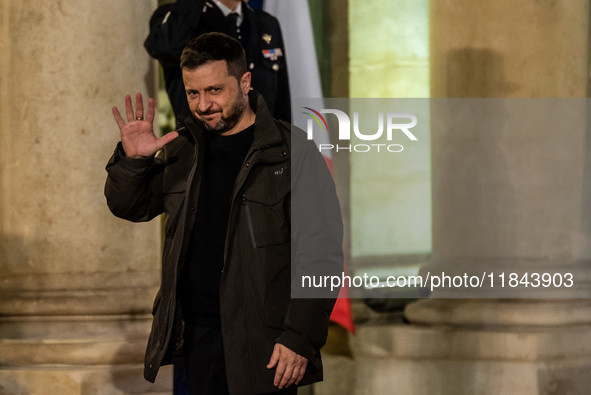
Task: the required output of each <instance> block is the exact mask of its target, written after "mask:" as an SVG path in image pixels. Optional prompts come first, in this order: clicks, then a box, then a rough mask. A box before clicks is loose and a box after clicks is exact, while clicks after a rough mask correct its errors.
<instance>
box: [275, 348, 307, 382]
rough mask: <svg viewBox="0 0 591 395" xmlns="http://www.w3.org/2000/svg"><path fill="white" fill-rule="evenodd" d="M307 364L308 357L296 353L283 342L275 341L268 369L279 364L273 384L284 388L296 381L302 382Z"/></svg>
mask: <svg viewBox="0 0 591 395" xmlns="http://www.w3.org/2000/svg"><path fill="white" fill-rule="evenodd" d="M307 364H308V359H307V358H304V357H302V356H301V355H299V354H296V353H295V352H293V351H291V350H290V349H289V348H287V347H285V346H284V345H282V344H279V343H275V347H274V348H273V354H272V355H271V359H270V360H269V364H268V365H267V369H273V368H274V367H275V366H277V370H276V371H275V379H274V380H273V384H274V385H275V386H277V387H279V389H283V388H287V387H289V386H290V385H292V384H294V383H295V384H296V385H298V384H299V383H300V381H301V380H302V378H303V377H304V373H305V372H306V365H307Z"/></svg>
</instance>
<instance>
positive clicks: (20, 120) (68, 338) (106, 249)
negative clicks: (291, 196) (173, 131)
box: [0, 0, 172, 395]
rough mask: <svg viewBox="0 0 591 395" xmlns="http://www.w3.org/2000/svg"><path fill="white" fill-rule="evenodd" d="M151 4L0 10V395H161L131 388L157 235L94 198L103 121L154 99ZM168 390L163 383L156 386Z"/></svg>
mask: <svg viewBox="0 0 591 395" xmlns="http://www.w3.org/2000/svg"><path fill="white" fill-rule="evenodd" d="M155 7H156V1H155V0H151V1H133V2H130V1H116V0H108V1H106V2H105V1H101V2H79V1H74V0H63V1H39V0H32V1H25V2H23V1H18V0H5V1H2V2H1V4H0V32H1V33H0V76H1V77H0V147H1V149H0V393H7V394H8V393H10V394H17V393H18V394H21V393H22V394H25V393H26V394H42V393H43V394H46V393H55V394H66V395H69V394H126V393H167V392H170V388H171V386H172V384H171V380H170V376H171V375H170V372H168V371H167V370H165V371H164V372H163V373H162V374H161V377H160V379H159V381H158V384H156V385H149V384H148V383H145V382H144V381H143V378H142V366H143V353H144V350H145V345H146V339H147V334H148V332H149V326H150V321H151V314H150V313H151V303H152V300H153V297H154V295H155V292H156V290H157V287H158V284H159V271H160V269H159V267H160V264H159V260H160V254H161V237H160V221H159V220H155V221H152V222H151V223H148V224H131V223H127V222H126V221H123V220H121V219H117V218H115V217H114V216H113V215H112V214H111V213H110V212H109V210H108V209H107V206H106V203H105V199H104V196H103V185H104V180H105V177H106V172H105V170H104V167H105V164H106V162H107V160H108V158H109V156H110V155H111V153H112V151H113V149H114V147H115V144H116V143H117V141H118V140H119V131H118V129H117V126H116V124H115V122H114V121H113V119H112V115H111V107H112V106H113V105H117V106H119V107H120V108H121V107H122V105H123V99H124V95H125V94H127V93H131V94H134V93H135V92H142V93H144V95H145V96H147V95H150V96H152V97H154V96H155V94H156V89H157V80H156V70H157V69H156V64H155V63H154V62H153V61H151V60H150V58H149V57H148V55H147V54H146V52H145V50H144V48H143V45H142V44H143V40H144V39H145V37H146V35H147V33H148V21H149V18H150V15H151V13H152V11H153V10H154V8H155ZM167 376H168V377H167Z"/></svg>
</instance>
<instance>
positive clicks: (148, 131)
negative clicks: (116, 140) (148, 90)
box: [113, 93, 179, 159]
mask: <svg viewBox="0 0 591 395" xmlns="http://www.w3.org/2000/svg"><path fill="white" fill-rule="evenodd" d="M125 115H126V118H127V123H126V122H125V121H124V120H123V117H121V114H120V113H119V110H118V109H117V107H113V116H114V117H115V122H117V126H119V131H120V133H121V144H122V145H123V150H124V151H125V155H127V156H128V157H129V158H133V159H140V158H149V157H151V156H154V154H156V152H158V150H160V149H162V147H164V146H165V145H166V144H168V143H169V142H171V141H172V140H174V139H175V138H177V137H178V135H179V134H178V133H177V132H170V133H167V134H166V135H164V136H162V137H160V138H158V137H156V135H155V134H154V127H153V123H154V99H152V98H149V99H148V112H147V113H146V119H145V120H144V103H143V99H142V94H141V93H138V94H136V96H135V114H134V111H133V105H132V103H131V96H129V95H127V96H125Z"/></svg>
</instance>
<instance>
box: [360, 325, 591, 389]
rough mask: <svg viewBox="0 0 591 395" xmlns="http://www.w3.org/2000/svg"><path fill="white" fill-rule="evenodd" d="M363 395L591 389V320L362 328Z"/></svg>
mask: <svg viewBox="0 0 591 395" xmlns="http://www.w3.org/2000/svg"><path fill="white" fill-rule="evenodd" d="M353 345H354V355H355V356H356V359H357V364H356V365H357V372H356V377H357V378H356V389H355V392H354V393H355V394H356V395H365V394H367V395H369V394H382V393H388V394H425V395H427V394H429V395H433V394H450V395H451V394H453V395H457V394H484V395H487V394H491V395H492V394H495V395H496V394H520V395H534V394H536V395H537V394H542V393H544V394H545V393H560V394H588V393H591V382H590V381H589V377H590V376H591V326H589V325H578V326H572V327H570V326H565V327H558V326H557V327H544V328H540V327H535V328H531V327H524V326H521V327H520V326H516V327H493V326H487V327H453V326H446V325H439V326H437V325H436V326H418V325H388V326H373V327H370V326H368V327H362V328H359V330H358V334H357V336H356V339H355V341H354V343H353Z"/></svg>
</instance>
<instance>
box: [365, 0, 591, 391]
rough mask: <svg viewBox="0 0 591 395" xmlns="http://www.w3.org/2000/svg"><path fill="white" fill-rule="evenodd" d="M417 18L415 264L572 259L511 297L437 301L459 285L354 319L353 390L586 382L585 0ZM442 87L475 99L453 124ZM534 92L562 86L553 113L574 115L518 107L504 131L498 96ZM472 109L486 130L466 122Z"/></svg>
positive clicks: (473, 4) (585, 385) (499, 268)
mask: <svg viewBox="0 0 591 395" xmlns="http://www.w3.org/2000/svg"><path fill="white" fill-rule="evenodd" d="M430 30H431V32H430V43H431V53H430V62H431V87H432V97H434V98H436V99H435V100H433V101H432V169H433V173H432V188H433V189H432V194H433V252H432V262H431V265H430V266H429V267H427V268H425V269H426V270H425V272H426V271H430V272H431V273H434V272H436V271H438V270H439V271H440V272H441V271H446V272H448V274H451V273H453V272H454V271H455V273H454V274H461V273H462V272H465V271H468V270H469V271H471V272H473V273H476V272H479V273H481V274H482V273H484V272H487V273H491V270H496V271H495V272H494V273H495V276H496V275H498V274H500V273H501V272H505V273H507V274H508V273H510V272H516V273H520V274H523V273H525V272H529V273H532V272H548V273H566V272H572V273H574V281H575V283H576V285H577V287H575V288H572V289H564V288H563V289H562V290H561V291H563V292H561V293H560V295H558V294H555V293H554V294H549V295H548V298H545V297H544V298H539V297H538V296H540V295H539V294H537V293H531V292H529V293H528V292H524V293H522V294H519V295H517V296H516V297H514V298H509V299H507V298H504V297H506V296H507V294H506V293H502V294H498V296H499V298H494V296H495V294H494V293H489V294H488V298H471V299H468V298H456V299H451V298H450V297H453V296H454V295H460V296H465V295H462V294H457V293H455V292H453V290H450V292H448V293H447V295H441V294H440V295H439V296H446V297H447V298H442V299H425V300H421V301H418V302H415V303H412V304H410V305H408V306H407V308H406V310H405V316H406V318H407V319H408V320H409V321H410V325H405V326H389V327H367V328H363V329H360V331H359V332H360V333H359V337H358V341H357V343H356V353H357V355H359V358H360V363H359V364H358V366H360V371H359V372H358V375H357V377H358V378H362V379H361V380H358V381H357V382H358V385H357V388H356V393H359V394H376V393H400V394H406V393H412V394H454V395H455V394H526V395H530V394H532V395H533V394H587V393H591V382H590V381H589V376H590V375H591V303H590V300H589V299H588V298H589V290H588V289H589V288H591V287H589V286H588V285H589V278H591V276H590V274H591V270H590V265H589V263H590V262H591V249H590V246H591V226H590V222H589V220H590V219H591V215H590V212H589V208H588V207H589V203H588V202H589V201H590V198H591V196H590V194H589V186H590V184H591V180H590V179H589V158H591V150H590V146H589V132H588V129H589V127H588V126H587V123H588V121H587V117H588V114H587V112H588V111H589V103H588V102H587V101H586V100H585V99H584V98H586V97H587V96H588V85H589V46H590V43H589V2H588V1H587V0H573V1H538V0H524V1H519V2H515V1H511V0H501V1H488V0H436V1H431V3H430ZM445 98H486V100H489V101H488V102H486V103H484V102H480V104H479V105H477V106H476V107H475V109H477V110H478V109H480V110H482V109H483V108H485V109H487V110H486V111H484V113H482V114H479V113H478V112H473V113H472V114H471V115H470V116H467V117H466V119H472V122H473V124H472V125H470V126H471V127H466V126H465V125H457V124H455V125H456V126H454V124H450V123H451V122H453V121H457V120H459V119H461V114H458V113H457V112H455V113H454V114H453V116H451V117H448V118H445V117H443V118H441V117H437V116H438V115H441V112H438V111H443V110H445V106H449V103H450V102H447V103H446V102H445ZM491 98H500V99H498V100H499V101H495V100H497V99H491ZM528 98H531V99H528ZM539 98H549V99H554V98H561V99H557V100H555V101H554V102H553V103H554V104H555V105H556V107H558V108H559V109H558V110H557V111H558V113H560V114H570V115H572V118H571V119H570V120H568V121H566V123H564V124H561V123H560V122H559V120H557V119H555V118H553V117H552V112H551V111H550V112H546V113H545V114H542V113H540V114H538V115H540V119H542V120H543V122H542V123H541V124H540V125H536V122H540V120H539V119H534V118H530V119H529V120H530V122H529V123H527V122H526V123H524V124H523V125H522V126H523V127H522V128H516V127H515V125H516V124H515V123H512V122H513V121H514V120H515V119H516V117H517V116H518V115H519V114H516V113H515V111H513V110H511V111H509V110H507V109H508V108H509V107H505V108H504V109H503V106H512V105H516V103H518V102H517V101H518V100H525V101H522V102H520V103H521V104H519V105H523V106H524V107H528V106H534V107H535V104H536V103H540V108H541V109H542V111H545V110H544V106H547V105H548V102H542V101H540V102H535V100H541V99H539ZM577 98H579V99H578V100H577ZM503 99H505V100H503ZM462 100H465V99H462ZM511 100H517V101H514V102H512V101H511ZM527 100H530V101H529V102H528V101H527ZM464 103H470V102H468V101H466V102H464ZM483 103H484V104H483ZM544 103H545V104H544ZM551 103H552V102H551ZM452 107H453V106H452ZM550 107H551V105H550ZM550 107H548V108H550ZM448 108H449V107H448ZM523 115H524V117H527V116H529V115H531V114H523ZM478 116H482V117H484V118H486V117H488V118H489V120H488V121H487V122H483V124H484V125H487V126H491V125H495V126H496V127H494V128H488V129H487V128H484V129H486V130H479V129H478V128H477V127H476V125H477V120H478ZM491 119H492V121H493V122H490V120H491ZM573 119H575V120H576V121H572V120H573ZM495 121H496V124H495ZM571 121H572V122H571ZM544 122H546V123H544ZM547 122H550V124H548V123H547ZM517 125H518V124H517ZM536 126H539V127H538V128H536ZM477 132H480V133H477ZM466 268H469V269H466ZM497 286H499V283H497ZM489 291H490V290H489ZM525 291H527V290H525ZM529 291H531V288H530V290H529ZM473 296H478V295H477V293H475V294H474V295H473ZM480 296H484V293H483V294H481V295H480ZM500 296H503V298H501V297H500ZM542 296H545V295H542ZM491 297H493V298H491Z"/></svg>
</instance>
